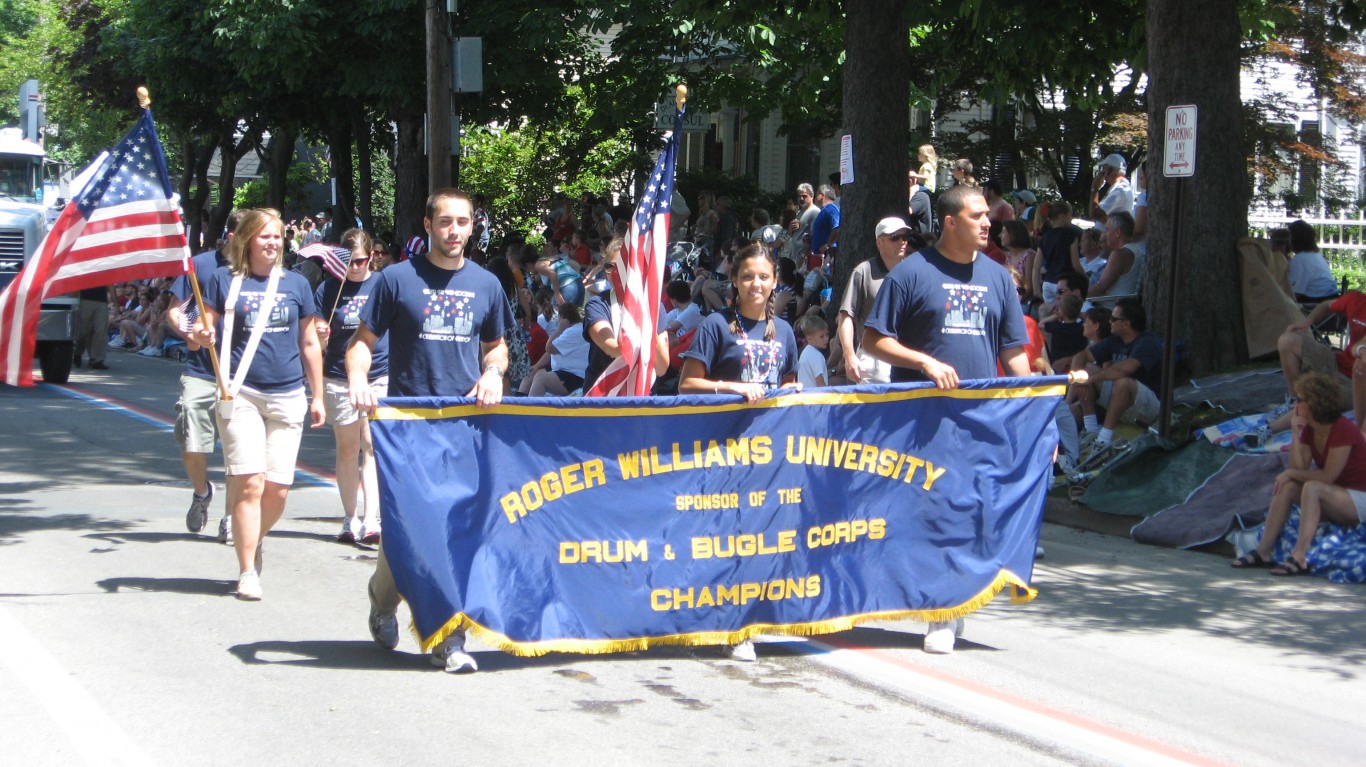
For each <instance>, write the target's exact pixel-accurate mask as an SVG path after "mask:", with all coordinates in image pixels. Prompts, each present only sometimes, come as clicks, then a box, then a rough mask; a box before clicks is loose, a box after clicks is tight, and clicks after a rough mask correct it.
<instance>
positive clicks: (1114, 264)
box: [1091, 248, 1134, 296]
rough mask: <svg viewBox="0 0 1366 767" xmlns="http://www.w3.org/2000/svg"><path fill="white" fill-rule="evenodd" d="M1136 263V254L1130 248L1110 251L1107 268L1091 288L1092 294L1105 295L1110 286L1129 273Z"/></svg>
mask: <svg viewBox="0 0 1366 767" xmlns="http://www.w3.org/2000/svg"><path fill="white" fill-rule="evenodd" d="M1133 265H1134V254H1133V253H1132V252H1131V251H1130V250H1129V249H1128V248H1119V249H1117V250H1112V251H1110V259H1109V260H1108V261H1106V262H1105V270H1104V271H1102V272H1101V273H1100V280H1099V281H1097V282H1096V284H1095V286H1094V287H1092V288H1091V295H1093V296H1103V295H1106V294H1108V293H1109V292H1110V288H1112V287H1114V286H1115V283H1116V282H1119V278H1120V277H1123V276H1124V275H1125V274H1128V272H1129V270H1130V269H1132V268H1133Z"/></svg>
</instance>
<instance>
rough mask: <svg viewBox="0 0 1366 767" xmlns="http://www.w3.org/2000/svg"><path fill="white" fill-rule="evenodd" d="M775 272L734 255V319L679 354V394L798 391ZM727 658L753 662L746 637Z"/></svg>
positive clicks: (751, 395) (761, 254)
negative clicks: (775, 298) (777, 302)
mask: <svg viewBox="0 0 1366 767" xmlns="http://www.w3.org/2000/svg"><path fill="white" fill-rule="evenodd" d="M777 273H778V264H777V262H776V261H775V260H774V258H773V255H772V254H771V253H769V252H768V249H767V248H765V247H763V246H762V245H758V244H751V245H748V246H746V247H745V248H744V249H742V250H741V251H740V252H739V253H736V254H735V259H734V263H733V264H732V265H731V275H732V280H731V304H732V305H733V306H734V307H735V309H734V317H733V318H728V317H727V314H729V313H728V312H715V313H713V314H710V315H708V316H707V318H706V319H705V320H703V321H702V324H701V325H700V326H699V327H698V328H697V334H696V335H695V336H694V337H693V342H692V346H691V347H689V349H688V350H687V351H686V352H683V354H682V355H680V356H681V357H683V373H682V379H681V380H680V381H679V383H678V393H679V394H722V393H725V394H738V395H739V396H741V397H744V399H745V401H746V402H757V401H759V400H761V399H763V398H764V397H765V396H766V395H767V394H768V392H770V391H772V390H773V389H776V388H778V387H780V386H787V385H795V386H796V388H798V389H800V388H801V386H800V384H797V383H796V381H797V337H796V336H795V335H794V334H793V332H792V326H791V325H789V324H787V321H786V320H783V319H782V318H781V317H778V316H776V313H775V312H774V307H773V289H774V287H775V286H776V284H777ZM730 657H731V658H733V659H734V660H738V661H753V660H755V658H756V655H755V652H754V642H753V641H752V640H748V639H747V640H745V641H744V642H741V643H740V644H738V645H734V646H732V647H731V648H730Z"/></svg>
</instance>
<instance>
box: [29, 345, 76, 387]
mask: <svg viewBox="0 0 1366 767" xmlns="http://www.w3.org/2000/svg"><path fill="white" fill-rule="evenodd" d="M75 353H76V345H75V344H72V343H64V344H63V343H56V344H44V345H42V348H40V349H39V350H38V367H39V368H40V369H41V370H42V371H43V380H44V381H46V382H47V383H50V384H64V383H66V382H67V379H69V378H71V362H72V359H73V356H72V355H74V354H75Z"/></svg>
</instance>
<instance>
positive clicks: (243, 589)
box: [237, 570, 265, 602]
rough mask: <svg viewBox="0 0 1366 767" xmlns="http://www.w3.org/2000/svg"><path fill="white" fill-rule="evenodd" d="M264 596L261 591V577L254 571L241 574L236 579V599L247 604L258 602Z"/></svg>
mask: <svg viewBox="0 0 1366 767" xmlns="http://www.w3.org/2000/svg"><path fill="white" fill-rule="evenodd" d="M263 596H265V594H264V593H263V592H262V591H261V576H259V575H257V574H256V571H255V570H248V571H247V572H245V573H242V575H241V577H239V578H238V579H237V598H238V599H242V600H245V601H248V602H259V601H260V600H261V597H263Z"/></svg>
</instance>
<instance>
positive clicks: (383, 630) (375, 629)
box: [370, 613, 436, 658]
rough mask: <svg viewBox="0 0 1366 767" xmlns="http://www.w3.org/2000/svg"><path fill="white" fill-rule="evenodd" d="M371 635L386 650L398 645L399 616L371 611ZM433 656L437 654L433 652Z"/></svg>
mask: <svg viewBox="0 0 1366 767" xmlns="http://www.w3.org/2000/svg"><path fill="white" fill-rule="evenodd" d="M370 637H371V638H372V639H374V640H375V643H376V644H378V645H379V646H380V647H383V648H384V649H386V650H393V649H396V648H397V647H398V616H396V615H376V614H375V613H370ZM432 657H433V658H435V657H436V655H435V654H434V653H433V655H432Z"/></svg>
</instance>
